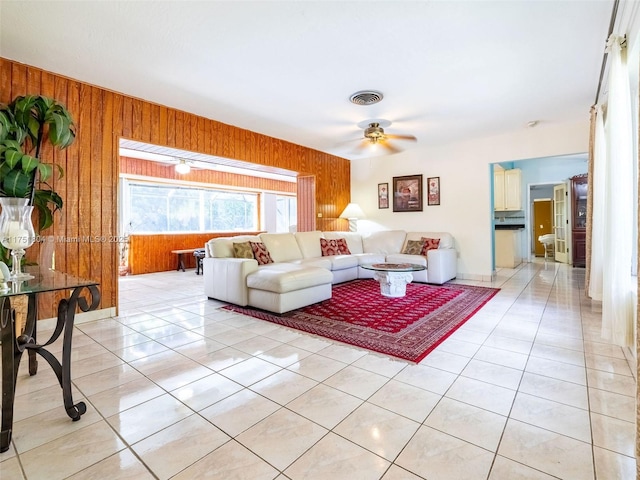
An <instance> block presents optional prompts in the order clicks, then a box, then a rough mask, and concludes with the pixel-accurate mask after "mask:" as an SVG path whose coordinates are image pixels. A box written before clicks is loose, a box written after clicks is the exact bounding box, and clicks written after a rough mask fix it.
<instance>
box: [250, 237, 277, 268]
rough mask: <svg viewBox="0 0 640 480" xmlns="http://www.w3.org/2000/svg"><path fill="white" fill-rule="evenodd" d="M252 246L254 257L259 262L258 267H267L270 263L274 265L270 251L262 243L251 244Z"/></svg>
mask: <svg viewBox="0 0 640 480" xmlns="http://www.w3.org/2000/svg"><path fill="white" fill-rule="evenodd" d="M249 244H250V245H251V250H252V251H253V256H254V257H255V259H256V260H257V261H258V265H267V264H268V263H273V260H272V259H271V255H269V250H267V247H266V246H265V244H264V243H262V242H249Z"/></svg>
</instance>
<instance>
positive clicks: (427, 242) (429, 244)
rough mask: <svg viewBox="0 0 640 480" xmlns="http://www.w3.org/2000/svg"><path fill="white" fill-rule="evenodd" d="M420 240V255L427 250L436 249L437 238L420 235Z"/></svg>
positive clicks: (438, 242)
mask: <svg viewBox="0 0 640 480" xmlns="http://www.w3.org/2000/svg"><path fill="white" fill-rule="evenodd" d="M421 240H422V241H423V242H424V245H423V246H422V251H421V252H420V254H421V255H426V254H427V252H428V251H429V250H437V249H438V246H439V245H440V239H439V238H427V237H422V238H421ZM407 243H408V241H407Z"/></svg>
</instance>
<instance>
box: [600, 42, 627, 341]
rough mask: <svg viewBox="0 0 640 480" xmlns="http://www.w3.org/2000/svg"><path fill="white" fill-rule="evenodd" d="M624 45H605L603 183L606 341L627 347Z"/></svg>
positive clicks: (625, 77) (603, 289)
mask: <svg viewBox="0 0 640 480" xmlns="http://www.w3.org/2000/svg"><path fill="white" fill-rule="evenodd" d="M623 40H624V39H623V37H618V36H614V35H612V36H611V37H610V38H609V40H608V42H607V51H608V52H609V62H610V63H609V66H610V68H609V96H608V100H607V118H606V122H605V137H606V142H605V143H606V146H605V148H606V161H605V167H604V169H605V174H604V178H603V181H604V187H605V191H604V232H603V240H604V243H603V247H604V251H603V268H602V273H603V274H602V336H603V338H605V339H607V340H610V341H612V342H614V343H616V344H618V345H623V346H627V345H632V343H633V340H634V338H633V308H634V306H633V297H632V292H631V256H632V241H633V238H632V237H633V235H632V225H633V222H634V219H633V202H634V198H633V181H634V177H633V144H632V142H633V134H632V129H631V125H632V118H631V115H632V106H631V93H630V88H629V72H628V69H627V62H626V48H624V47H623V46H622V42H623ZM594 168H595V165H594ZM594 176H595V175H594ZM596 181H598V182H599V180H596ZM594 201H595V198H594Z"/></svg>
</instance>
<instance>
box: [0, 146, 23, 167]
mask: <svg viewBox="0 0 640 480" xmlns="http://www.w3.org/2000/svg"><path fill="white" fill-rule="evenodd" d="M22 156H23V153H22V152H20V151H18V150H13V149H7V150H6V151H5V152H4V158H5V159H6V161H7V165H9V166H10V167H11V168H14V167H15V166H16V165H17V164H18V163H19V162H20V160H22Z"/></svg>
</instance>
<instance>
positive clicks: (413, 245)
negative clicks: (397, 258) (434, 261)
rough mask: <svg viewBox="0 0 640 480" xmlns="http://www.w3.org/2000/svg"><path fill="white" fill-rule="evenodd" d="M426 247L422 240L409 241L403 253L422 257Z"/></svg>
mask: <svg viewBox="0 0 640 480" xmlns="http://www.w3.org/2000/svg"><path fill="white" fill-rule="evenodd" d="M424 246H425V242H423V241H422V240H407V243H406V244H405V246H404V250H402V253H406V254H407V255H421V254H422V249H423V248H424Z"/></svg>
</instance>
